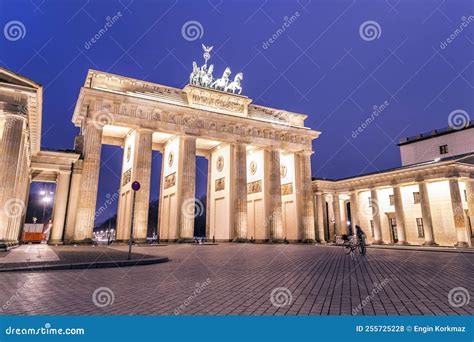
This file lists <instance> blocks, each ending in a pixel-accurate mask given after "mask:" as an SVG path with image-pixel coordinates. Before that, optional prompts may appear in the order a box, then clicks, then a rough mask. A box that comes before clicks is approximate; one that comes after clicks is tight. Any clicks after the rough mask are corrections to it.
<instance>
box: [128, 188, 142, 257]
mask: <svg viewBox="0 0 474 342" xmlns="http://www.w3.org/2000/svg"><path fill="white" fill-rule="evenodd" d="M132 190H133V197H132V223H131V225H130V238H129V239H128V260H130V259H131V258H132V239H133V221H134V216H135V195H136V193H137V191H138V190H140V183H138V182H137V181H135V182H133V183H132Z"/></svg>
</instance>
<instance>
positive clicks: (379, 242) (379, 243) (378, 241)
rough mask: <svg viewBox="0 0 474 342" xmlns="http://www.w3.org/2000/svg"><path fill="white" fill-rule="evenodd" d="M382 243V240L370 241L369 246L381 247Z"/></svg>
mask: <svg viewBox="0 0 474 342" xmlns="http://www.w3.org/2000/svg"><path fill="white" fill-rule="evenodd" d="M383 244H384V243H383V241H382V240H376V241H372V243H371V245H383Z"/></svg>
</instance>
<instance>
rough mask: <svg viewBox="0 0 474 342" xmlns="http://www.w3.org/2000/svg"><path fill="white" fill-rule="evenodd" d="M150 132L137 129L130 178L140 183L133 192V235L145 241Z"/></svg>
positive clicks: (149, 175) (148, 201) (148, 204)
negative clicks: (137, 188) (138, 187)
mask: <svg viewBox="0 0 474 342" xmlns="http://www.w3.org/2000/svg"><path fill="white" fill-rule="evenodd" d="M152 134H153V132H152V131H151V130H146V129H140V130H137V132H136V140H135V151H134V153H133V155H134V163H133V164H134V165H133V171H132V174H133V178H134V179H132V182H134V181H137V182H139V183H140V190H138V191H137V192H136V193H135V212H134V214H133V221H134V222H133V237H134V239H135V240H138V241H146V237H147V230H148V210H149V207H150V179H151V154H152V152H151V151H152ZM132 191H133V190H132Z"/></svg>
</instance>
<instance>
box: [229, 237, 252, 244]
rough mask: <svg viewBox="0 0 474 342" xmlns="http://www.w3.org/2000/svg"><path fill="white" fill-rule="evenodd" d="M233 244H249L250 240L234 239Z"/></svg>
mask: <svg viewBox="0 0 474 342" xmlns="http://www.w3.org/2000/svg"><path fill="white" fill-rule="evenodd" d="M232 242H237V243H247V242H249V240H248V239H244V238H234V239H233V240H232Z"/></svg>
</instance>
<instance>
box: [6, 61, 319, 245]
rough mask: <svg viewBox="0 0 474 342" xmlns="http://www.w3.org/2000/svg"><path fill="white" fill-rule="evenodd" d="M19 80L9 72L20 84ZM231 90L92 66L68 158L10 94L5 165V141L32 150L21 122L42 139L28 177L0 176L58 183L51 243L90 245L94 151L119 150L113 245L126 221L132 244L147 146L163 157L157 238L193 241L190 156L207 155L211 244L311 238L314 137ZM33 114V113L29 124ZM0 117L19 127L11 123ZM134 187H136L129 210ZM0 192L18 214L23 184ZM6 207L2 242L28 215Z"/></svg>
mask: <svg viewBox="0 0 474 342" xmlns="http://www.w3.org/2000/svg"><path fill="white" fill-rule="evenodd" d="M4 74H6V71H4ZM240 77H241V76H240V75H236V78H237V79H238V80H239V78H240ZM2 78H4V76H2ZM21 79H23V78H21V77H20V76H18V75H17V81H18V82H19V81H20V80H21ZM218 81H219V82H221V83H222V82H223V81H222V79H219V80H218ZM232 82H236V81H232ZM230 85H231V82H230V81H229V86H230ZM2 86H5V87H11V86H10V85H4V84H2ZM32 86H34V87H36V88H34V89H35V90H34V91H33V90H32V93H33V95H34V96H33V95H32V98H34V99H35V100H36V101H37V102H41V86H39V85H37V84H35V83H32ZM227 88H228V87H226V88H225V91H220V90H216V89H213V88H210V87H208V88H206V87H202V86H197V85H191V84H190V85H187V86H186V87H185V88H184V89H176V88H171V87H167V86H162V85H158V84H153V83H149V82H144V81H141V80H136V79H131V78H127V77H122V76H118V75H112V74H109V73H105V72H100V71H94V70H91V71H89V73H88V75H87V77H86V81H85V84H84V86H83V87H82V88H81V91H80V94H79V98H78V101H77V104H76V108H75V110H74V114H73V119H72V121H73V123H74V124H75V125H76V126H77V127H79V128H80V134H79V136H77V137H76V140H75V143H76V144H75V145H76V148H75V151H70V152H47V151H41V150H40V149H39V146H40V141H39V132H40V127H38V125H35V126H33V125H32V123H33V122H32V121H31V120H32V119H33V115H34V114H35V113H33V112H30V110H31V109H33V107H31V106H28V107H27V108H28V110H27V111H26V112H25V113H23V114H22V113H19V111H18V109H19V108H20V107H19V106H20V103H17V100H18V99H17V96H16V94H15V93H14V92H13V93H14V94H13V95H12V96H11V98H7V99H6V102H7V104H8V106H10V107H11V108H13V107H14V108H13V109H11V110H10V107H4V109H3V111H2V112H1V117H2V122H3V121H5V120H6V121H5V122H6V123H7V124H4V125H3V126H2V127H4V128H3V130H2V140H1V148H2V150H1V151H2V158H3V157H4V156H8V158H11V159H15V160H16V159H17V157H18V156H19V155H20V150H22V149H20V150H18V149H15V150H13V149H12V148H13V146H28V143H31V140H30V139H27V138H26V136H27V133H24V130H25V128H26V127H30V128H31V129H32V130H33V131H34V132H33V133H29V134H30V135H29V136H32V135H33V134H35V137H36V139H38V140H37V141H35V142H36V145H34V147H35V149H32V150H31V151H28V152H25V156H26V157H25V158H27V159H28V160H27V161H25V166H24V170H26V171H24V172H25V175H24V176H18V175H16V173H15V171H16V170H18V169H19V168H20V166H19V165H17V164H15V167H13V166H12V167H11V170H10V168H5V169H4V168H3V166H2V169H0V172H3V173H5V174H3V173H2V177H5V179H7V178H10V179H15V182H20V183H21V182H24V183H26V184H27V185H28V184H29V183H30V182H31V181H34V180H41V181H51V182H56V183H57V194H56V198H55V201H54V217H53V229H52V232H51V238H50V243H62V242H88V241H90V240H91V239H92V237H93V235H92V233H93V228H94V219H95V217H96V210H97V209H96V199H97V191H98V186H99V171H100V155H101V146H102V144H109V145H116V146H120V147H121V148H123V163H122V170H121V181H120V189H119V199H118V201H119V203H118V213H117V227H116V228H117V232H116V233H117V239H118V240H122V241H123V240H128V239H129V236H130V228H131V224H132V217H133V227H134V239H135V240H138V241H140V240H145V239H146V237H147V228H148V210H149V194H150V176H151V156H152V151H153V150H155V151H159V152H161V153H162V155H163V158H162V167H161V169H162V172H161V175H162V179H161V182H160V187H161V188H160V207H159V213H158V217H159V223H158V232H159V237H160V239H161V240H164V241H186V240H190V239H192V238H193V236H194V214H195V206H196V200H195V182H196V156H204V157H206V158H207V159H208V160H209V167H208V170H209V171H208V175H207V180H208V199H209V200H208V201H207V202H208V204H207V205H208V207H207V208H206V210H207V218H208V222H207V227H206V230H207V232H206V235H207V237H208V238H214V239H215V240H217V241H246V240H248V239H252V240H255V241H261V242H265V241H280V240H284V239H287V240H290V241H308V242H310V241H315V236H314V234H315V229H314V212H313V208H314V207H313V203H312V191H311V159H310V157H311V154H312V140H313V139H315V138H317V137H318V135H319V132H316V131H313V130H311V129H309V128H307V127H304V120H305V118H306V115H303V114H298V113H291V112H288V111H283V110H278V109H274V108H268V107H262V106H258V105H254V104H252V100H251V99H249V98H248V97H245V96H242V95H238V94H236V93H235V92H234V91H233V88H232V89H227ZM35 108H36V107H35ZM38 108H40V106H38ZM3 118H6V119H5V120H4V119H3ZM40 119H41V116H40V115H39V116H38V115H37V117H35V120H36V122H40V121H41V120H40ZM8 120H13V121H14V122H17V121H18V122H19V124H18V125H13V126H11V127H10V126H9V125H8V122H9V121H8ZM20 123H21V124H20ZM17 126H18V127H17ZM12 129H14V132H13V133H12V132H11V130H12ZM21 139H23V140H21ZM22 141H24V142H23V143H22ZM7 148H10V149H12V150H7ZM4 151H5V152H4ZM2 162H3V160H2ZM5 163H6V162H5ZM2 165H3V164H2ZM4 170H5V171H4ZM7 172H8V173H7ZM15 175H16V176H15ZM28 175H29V176H28ZM2 179H3V178H2ZM133 181H138V182H139V183H140V184H141V189H140V191H138V192H137V193H136V199H135V203H134V204H133V203H132V202H133V196H132V189H131V184H132V182H133ZM21 184H23V183H21ZM2 185H3V186H4V187H5V189H4V190H2V193H3V194H5V196H4V197H5V199H10V198H15V199H18V201H17V202H19V203H21V207H22V208H20V211H21V213H22V217H24V211H25V207H26V205H25V203H26V200H27V197H26V196H27V190H26V188H25V187H23V188H21V191H20V190H18V193H13V189H14V188H15V187H16V185H15V184H13V183H12V182H6V183H5V182H2ZM6 188H8V189H6ZM15 189H16V188H15ZM0 204H3V203H0ZM198 205H199V204H198ZM10 209H11V208H6V211H4V212H6V213H7V214H6V215H4V217H3V216H2V222H1V225H0V240H1V241H3V245H4V246H7V245H10V244H15V243H17V242H18V239H19V236H20V233H21V227H22V225H23V220H24V219H23V218H15V220H16V221H15V224H12V223H11V220H12V218H11V216H14V215H12V214H11V210H10ZM132 210H133V211H134V212H133V214H132ZM7 227H8V228H7Z"/></svg>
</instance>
